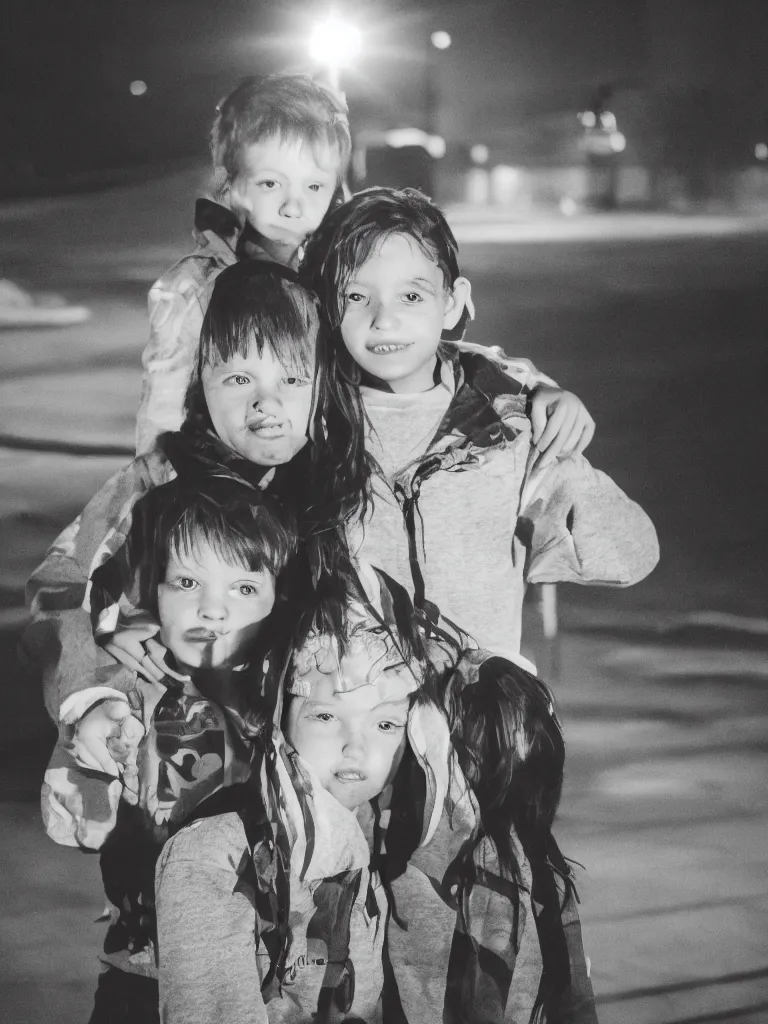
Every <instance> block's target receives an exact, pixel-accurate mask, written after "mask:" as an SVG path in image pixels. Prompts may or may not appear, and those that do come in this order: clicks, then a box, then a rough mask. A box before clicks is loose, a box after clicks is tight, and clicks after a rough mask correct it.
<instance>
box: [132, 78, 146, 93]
mask: <svg viewBox="0 0 768 1024" xmlns="http://www.w3.org/2000/svg"><path fill="white" fill-rule="evenodd" d="M128 88H129V89H130V90H131V96H143V95H144V93H145V92H146V91H147V83H146V82H142V80H141V79H140V78H137V79H136V80H135V81H133V82H131V84H130V85H129V86H128Z"/></svg>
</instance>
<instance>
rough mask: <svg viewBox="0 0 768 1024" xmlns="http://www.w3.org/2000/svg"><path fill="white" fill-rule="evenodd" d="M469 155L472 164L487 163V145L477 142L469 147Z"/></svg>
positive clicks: (488, 153)
mask: <svg viewBox="0 0 768 1024" xmlns="http://www.w3.org/2000/svg"><path fill="white" fill-rule="evenodd" d="M469 156H470V159H471V161H472V163H473V164H487V163H488V157H489V156H490V152H489V150H488V147H487V146H484V145H483V144H482V143H481V142H479V143H477V145H475V146H473V147H472V148H471V149H470V151H469Z"/></svg>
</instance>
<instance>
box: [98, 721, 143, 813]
mask: <svg viewBox="0 0 768 1024" xmlns="http://www.w3.org/2000/svg"><path fill="white" fill-rule="evenodd" d="M143 736H144V726H143V725H142V724H141V722H140V721H139V720H138V719H137V718H134V717H133V715H130V716H129V717H128V718H124V719H123V720H122V721H121V722H120V727H119V731H118V732H117V733H115V734H113V735H112V736H110V738H109V739H108V740H107V750H108V751H109V753H110V754H111V755H112V757H113V759H114V760H115V761H116V762H117V764H118V766H119V768H120V770H121V771H122V775H123V793H122V796H123V799H124V800H126V801H127V802H128V803H129V804H137V803H138V802H139V769H138V765H137V755H138V753H139V743H140V742H141V739H142V737H143Z"/></svg>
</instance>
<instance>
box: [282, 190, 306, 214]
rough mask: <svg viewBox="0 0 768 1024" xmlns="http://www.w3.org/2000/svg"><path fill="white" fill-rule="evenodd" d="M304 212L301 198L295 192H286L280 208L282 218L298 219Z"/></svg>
mask: <svg viewBox="0 0 768 1024" xmlns="http://www.w3.org/2000/svg"><path fill="white" fill-rule="evenodd" d="M303 211H304V206H303V203H302V201H301V196H299V195H298V193H296V192H288V193H287V195H286V197H285V199H284V200H283V204H282V206H281V207H280V213H281V214H282V216H283V217H300V216H301V215H302V213H303Z"/></svg>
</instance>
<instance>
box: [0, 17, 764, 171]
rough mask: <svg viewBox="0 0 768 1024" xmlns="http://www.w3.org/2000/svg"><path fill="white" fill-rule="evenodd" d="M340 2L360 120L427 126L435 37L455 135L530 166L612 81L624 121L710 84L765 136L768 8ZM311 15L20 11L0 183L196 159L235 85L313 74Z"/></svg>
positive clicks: (451, 136)
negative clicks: (355, 31)
mask: <svg viewBox="0 0 768 1024" xmlns="http://www.w3.org/2000/svg"><path fill="white" fill-rule="evenodd" d="M348 9H350V10H353V11H354V16H355V19H356V20H357V21H358V23H359V24H360V25H361V27H362V28H363V30H364V31H365V36H366V50H365V55H364V58H363V59H362V60H361V61H360V62H359V66H358V67H357V68H355V69H351V70H350V71H349V72H348V73H347V74H346V76H345V80H344V85H345V88H346V90H347V93H348V98H349V100H350V103H351V106H352V111H353V116H354V119H355V121H356V122H357V126H358V127H361V126H365V127H384V128H386V127H396V126H403V125H416V126H419V127H421V126H423V123H424V120H425V110H424V95H425V85H424V81H425V58H424V55H425V53H426V52H428V48H427V42H426V41H427V39H428V36H429V33H430V32H431V31H433V30H434V29H436V28H443V29H446V30H447V31H449V32H450V33H451V35H452V37H453V45H452V47H451V48H450V49H449V50H446V51H442V52H437V51H433V52H432V57H433V59H434V61H435V71H434V74H435V81H436V83H437V87H438V97H439V104H438V106H439V109H438V114H437V124H438V127H439V130H440V132H441V134H443V135H445V136H446V138H447V139H448V140H449V141H456V142H466V143H471V142H475V141H483V142H487V143H490V144H491V145H492V146H494V145H496V146H497V147H499V149H500V151H501V150H505V147H506V150H510V149H511V150H512V153H511V154H510V153H506V152H505V155H506V156H510V155H511V156H514V155H515V154H514V151H515V149H519V150H520V151H521V157H524V156H525V150H526V147H528V149H531V151H532V152H533V151H534V150H535V148H536V145H538V143H537V142H536V141H535V138H534V136H536V133H537V132H538V135H539V136H541V134H542V131H541V126H542V125H547V124H551V123H557V122H558V119H561V120H562V121H563V123H565V122H566V120H567V121H568V123H574V122H575V114H576V112H577V111H578V110H580V109H582V108H583V107H584V106H586V105H587V104H588V103H589V100H590V97H591V96H592V94H593V92H594V90H595V88H596V87H597V86H598V85H600V84H601V83H606V82H608V83H615V85H616V96H617V100H616V105H617V106H618V107H619V108H620V109H621V108H622V106H623V108H626V110H627V111H629V114H628V116H630V117H633V116H635V108H637V107H638V103H637V102H635V100H633V99H632V97H633V96H634V97H637V95H639V94H643V95H645V96H647V95H648V94H650V93H654V94H661V93H665V92H666V93H669V92H670V91H674V90H675V89H678V90H684V89H685V88H689V87H690V88H692V87H696V86H699V87H700V86H702V85H703V86H706V87H707V88H710V89H714V90H715V91H716V92H718V94H719V93H722V94H723V95H726V94H727V95H728V96H729V97H731V106H732V107H733V106H735V107H736V108H737V113H738V117H739V118H740V119H741V120H743V121H744V122H745V123H746V127H745V128H744V131H745V133H746V135H749V133H750V132H751V133H752V135H755V137H757V135H759V134H760V133H761V131H762V130H763V127H762V125H763V120H762V119H764V118H765V114H764V111H765V109H766V107H768V96H767V95H766V86H765V82H764V78H765V76H764V74H763V63H764V56H763V55H764V53H765V52H766V48H767V47H768V4H762V5H758V4H752V3H750V2H748V0H731V2H729V3H727V4H726V3H723V2H722V0H674V3H669V2H667V0H624V2H616V0H536V2H531V0H496V2H482V0H481V2H477V3H472V4H468V3H464V4H457V3H442V4H432V5H425V4H423V3H414V2H406V0H399V2H395V0H376V2H373V0H355V2H354V3H352V2H351V0H350V3H349V5H348ZM319 10H322V5H317V4H310V3H301V2H295V0H273V2H268V3H261V4H259V3H258V2H256V0H249V2H245V0H230V2H228V3H226V4H224V3H222V4H216V5H214V4H211V3H210V2H209V0H205V2H202V0H162V2H160V0H78V2H77V3H75V4H69V3H66V2H62V0H11V3H10V16H9V17H8V18H7V20H6V29H7V31H6V34H5V40H4V45H5V48H6V52H5V55H4V60H3V67H4V76H3V77H4V81H3V87H2V96H1V99H0V117H2V125H3V136H4V140H5V141H6V145H5V147H4V153H3V157H2V163H1V164H0V167H1V168H2V171H3V172H4V173H5V175H6V177H7V176H8V175H9V174H10V173H12V172H13V171H14V168H15V169H16V170H18V168H19V166H27V167H31V168H34V171H35V173H36V174H38V175H42V176H45V177H56V176H58V175H60V174H64V173H67V172H68V171H69V170H71V169H75V170H77V169H80V168H88V167H94V166H114V165H119V164H121V163H142V162H146V163H151V162H155V161H158V160H162V159H170V158H173V157H176V156H182V155H192V154H200V155H201V156H203V155H204V154H205V151H206V133H207V130H208V127H209V124H210V120H211V116H212V112H213V108H214V106H215V102H216V100H217V99H218V98H219V97H220V96H221V95H222V94H223V93H225V92H226V91H227V90H228V89H229V87H230V86H231V85H232V84H233V83H234V82H235V81H236V80H237V79H238V78H239V77H241V76H242V75H244V74H248V73H252V72H254V71H266V70H275V69H279V68H290V69H292V70H297V69H300V68H305V69H308V68H309V64H308V61H307V58H306V55H305V49H304V43H303V39H302V36H303V35H304V33H305V31H306V26H307V25H308V24H309V23H310V22H311V20H312V18H313V17H314V16H315V15H316V13H317V12H318V11H319ZM134 79H142V80H144V81H146V82H147V84H148V90H147V93H146V94H145V95H144V96H141V97H134V96H132V95H131V94H130V92H129V84H130V82H131V81H132V80H134ZM641 105H642V104H641ZM728 116H729V117H730V119H731V120H733V118H734V116H736V115H735V114H733V113H731V114H729V115H728ZM767 127H768V126H767ZM746 135H745V138H746ZM750 138H751V135H750ZM532 140H533V141H532ZM531 147H533V148H531ZM543 155H544V156H545V157H546V156H547V154H546V153H543Z"/></svg>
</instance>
